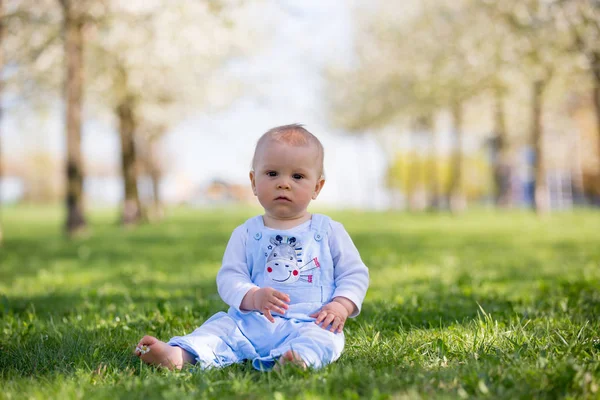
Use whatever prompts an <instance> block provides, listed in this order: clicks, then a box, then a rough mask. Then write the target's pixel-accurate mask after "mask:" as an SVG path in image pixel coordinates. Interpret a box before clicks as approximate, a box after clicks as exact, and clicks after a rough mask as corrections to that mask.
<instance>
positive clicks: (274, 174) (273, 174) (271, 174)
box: [267, 171, 277, 176]
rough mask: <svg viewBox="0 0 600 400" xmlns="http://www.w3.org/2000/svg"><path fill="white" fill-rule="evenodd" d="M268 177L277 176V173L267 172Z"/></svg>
mask: <svg viewBox="0 0 600 400" xmlns="http://www.w3.org/2000/svg"><path fill="white" fill-rule="evenodd" d="M267 176H277V172H275V171H267Z"/></svg>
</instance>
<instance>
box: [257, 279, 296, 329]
mask: <svg viewBox="0 0 600 400" xmlns="http://www.w3.org/2000/svg"><path fill="white" fill-rule="evenodd" d="M252 302H253V304H254V309H255V310H258V311H260V312H262V313H263V314H264V316H265V317H266V318H267V319H268V320H269V321H271V322H275V318H273V316H272V315H271V311H275V312H276V313H279V314H285V310H287V309H288V307H289V306H288V305H287V304H286V303H289V302H290V296H288V295H287V294H285V293H282V292H279V291H277V290H275V289H273V288H270V287H266V288H261V289H258V290H256V291H255V292H254V293H252Z"/></svg>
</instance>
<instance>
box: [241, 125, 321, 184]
mask: <svg viewBox="0 0 600 400" xmlns="http://www.w3.org/2000/svg"><path fill="white" fill-rule="evenodd" d="M270 140H272V141H275V142H278V143H285V144H289V145H291V146H311V145H314V146H315V147H316V148H317V163H318V164H319V168H320V172H321V177H324V176H325V172H324V167H323V160H324V158H325V150H324V149H323V145H322V144H321V141H320V140H319V139H317V137H316V136H315V135H313V134H312V133H310V132H309V131H308V130H307V129H306V128H304V126H303V125H301V124H290V125H282V126H277V127H275V128H271V129H269V130H268V131H267V132H265V133H264V134H263V135H262V136H261V137H260V139H258V141H257V142H256V147H255V148H254V156H253V157H252V170H254V165H255V163H256V154H257V153H258V149H260V148H261V146H263V145H264V144H265V143H267V142H268V141H270Z"/></svg>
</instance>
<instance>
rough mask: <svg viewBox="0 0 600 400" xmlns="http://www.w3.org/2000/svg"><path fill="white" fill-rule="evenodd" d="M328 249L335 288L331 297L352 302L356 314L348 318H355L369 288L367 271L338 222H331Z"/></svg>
mask: <svg viewBox="0 0 600 400" xmlns="http://www.w3.org/2000/svg"><path fill="white" fill-rule="evenodd" d="M329 248H330V250H331V256H332V258H333V268H334V279H335V286H336V289H335V291H334V292H333V297H338V296H342V297H345V298H347V299H349V300H350V301H352V302H353V303H354V305H356V312H354V313H353V314H352V315H350V317H356V316H357V315H358V314H359V313H360V310H361V308H362V303H363V300H364V299H365V296H366V294H367V288H368V287H369V269H368V268H367V266H366V265H365V263H363V261H362V259H361V258H360V254H359V253H358V250H357V248H356V246H355V245H354V243H353V242H352V239H351V238H350V235H348V232H346V229H344V226H343V225H342V224H340V223H339V222H335V221H332V222H331V230H330V233H329Z"/></svg>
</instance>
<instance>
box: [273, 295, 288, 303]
mask: <svg viewBox="0 0 600 400" xmlns="http://www.w3.org/2000/svg"><path fill="white" fill-rule="evenodd" d="M273 296H275V297H276V298H278V299H280V300H282V301H285V302H286V303H289V302H290V296H288V295H287V293H283V292H273Z"/></svg>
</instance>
